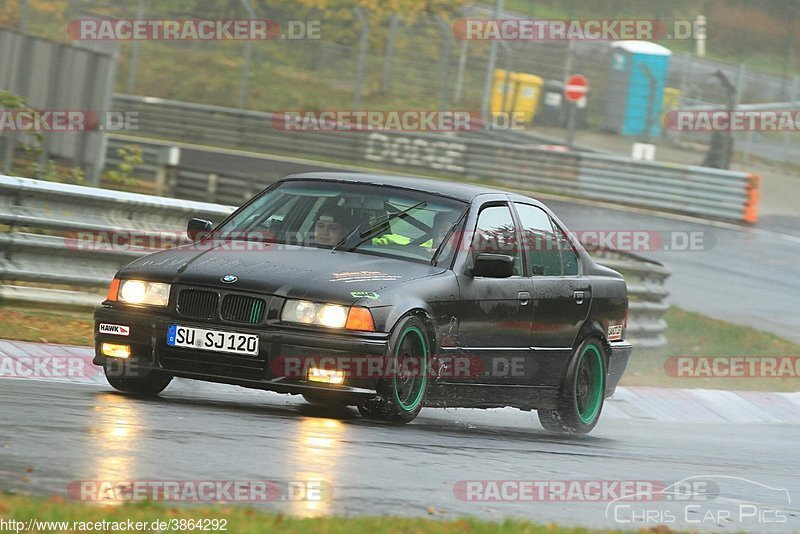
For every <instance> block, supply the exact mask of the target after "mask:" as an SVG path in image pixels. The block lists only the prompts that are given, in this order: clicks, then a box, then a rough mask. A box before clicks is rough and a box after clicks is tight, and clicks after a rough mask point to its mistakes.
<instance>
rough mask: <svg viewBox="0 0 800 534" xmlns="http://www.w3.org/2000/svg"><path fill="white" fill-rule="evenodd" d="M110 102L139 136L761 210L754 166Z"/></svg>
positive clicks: (646, 201) (655, 204)
mask: <svg viewBox="0 0 800 534" xmlns="http://www.w3.org/2000/svg"><path fill="white" fill-rule="evenodd" d="M114 107H115V109H116V110H118V111H125V112H137V113H138V114H139V131H138V132H137V135H143V136H148V137H155V138H160V139H165V140H172V141H176V142H186V143H197V144H201V145H202V144H205V145H211V146H215V147H229V148H237V149H242V150H248V151H254V152H260V153H265V154H289V155H296V156H300V157H316V158H324V159H326V160H329V161H338V162H348V163H353V164H364V163H369V164H371V165H377V166H380V167H383V168H387V169H394V170H398V171H405V172H411V173H427V174H431V173H434V174H441V175H449V176H456V177H463V178H464V179H467V180H479V181H492V182H498V183H504V184H510V185H514V186H515V187H519V188H523V189H526V188H527V189H531V190H548V191H555V192H561V193H567V194H572V195H580V196H585V197H588V198H594V199H600V200H604V201H610V202H617V203H621V204H630V205H635V206H643V207H651V208H656V209H662V210H669V211H675V212H680V213H688V214H692V215H698V216H702V217H712V218H717V219H726V220H733V221H741V222H748V223H752V222H755V221H756V219H757V204H758V186H759V180H758V177H757V176H754V175H752V174H748V173H742V172H733V171H725V170H719V169H711V168H706V167H698V166H686V165H670V164H664V163H655V162H645V161H637V160H632V159H629V158H624V157H620V156H614V155H608V154H598V153H590V152H560V151H553V150H546V149H543V148H541V147H540V145H537V142H536V138H535V137H534V136H529V135H526V134H523V133H521V132H508V135H507V136H506V138H503V139H502V140H497V137H498V135H491V136H490V135H484V136H481V135H476V132H450V133H427V132H389V131H380V132H378V131H372V132H354V131H347V132H335V131H334V132H330V131H327V132H318V131H317V132H309V131H306V132H289V131H285V130H281V129H276V128H274V127H273V122H272V119H273V114H272V113H266V112H256V111H247V110H240V109H232V108H223V107H218V106H207V105H202V104H193V103H187V102H177V101H172V100H164V99H160V98H148V97H138V96H130V95H116V96H115V97H114ZM493 134H497V132H493ZM187 170H191V171H195V172H201V171H203V169H199V168H193V169H187Z"/></svg>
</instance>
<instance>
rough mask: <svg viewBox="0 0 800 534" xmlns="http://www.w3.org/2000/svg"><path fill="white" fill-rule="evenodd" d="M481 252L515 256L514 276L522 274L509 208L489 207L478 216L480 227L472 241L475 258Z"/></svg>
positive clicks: (514, 229)
mask: <svg viewBox="0 0 800 534" xmlns="http://www.w3.org/2000/svg"><path fill="white" fill-rule="evenodd" d="M481 252H491V253H495V254H508V255H509V256H513V257H514V275H515V276H519V274H520V272H522V259H521V256H520V253H519V246H518V245H517V234H516V228H515V227H514V219H513V218H512V217H511V210H510V209H509V208H508V206H489V207H488V208H484V209H483V210H481V213H480V215H478V225H477V227H476V228H475V237H474V238H473V240H472V255H473V258H474V257H475V256H477V255H478V254H480V253H481Z"/></svg>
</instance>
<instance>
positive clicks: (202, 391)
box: [0, 379, 800, 532]
mask: <svg viewBox="0 0 800 534" xmlns="http://www.w3.org/2000/svg"><path fill="white" fill-rule="evenodd" d="M0 406H2V410H0V488H2V489H4V490H14V491H22V492H32V493H36V494H52V493H60V494H67V487H68V485H69V483H70V482H72V481H80V480H103V481H106V480H107V481H120V480H160V481H163V480H170V481H174V480H216V481H219V480H270V481H274V482H276V483H277V484H278V487H279V488H281V495H282V497H280V498H278V499H277V500H274V501H270V502H260V503H256V505H257V506H260V507H264V508H266V509H269V510H273V511H283V512H287V513H292V514H297V515H302V516H315V515H320V514H340V515H359V514H394V515H420V516H430V517H436V518H452V517H457V516H463V515H474V516H479V517H483V518H486V519H496V520H501V519H502V518H505V517H521V518H528V519H531V520H535V521H539V522H550V521H557V522H559V523H563V524H582V525H587V526H608V527H618V528H627V527H641V526H653V525H654V524H656V523H657V522H665V523H667V524H670V525H671V526H683V527H689V528H693V529H701V530H707V529H711V530H717V529H719V530H722V531H730V532H734V531H737V530H741V529H747V530H751V531H760V532H761V531H766V532H779V531H781V532H791V531H795V532H796V531H798V530H800V512H798V510H800V505H798V504H797V501H796V500H797V499H800V478H798V474H800V445H798V442H797V436H798V435H800V433H799V431H800V428H798V427H799V426H800V425H791V424H776V425H773V424H759V425H754V424H752V425H743V424H735V425H734V424H702V425H699V424H674V423H665V422H658V421H645V420H628V419H616V418H613V417H611V418H609V417H606V418H604V419H601V421H600V424H599V426H598V427H597V428H596V429H595V430H594V432H593V433H592V434H590V435H589V436H583V437H554V436H551V435H548V434H546V433H545V432H544V431H543V430H542V429H541V427H539V425H538V423H536V422H535V416H534V415H533V414H530V413H523V412H519V411H517V410H512V409H504V410H490V411H482V410H463V409H459V410H441V409H426V410H423V412H422V414H421V415H420V417H418V418H417V419H416V420H415V421H414V422H413V423H411V424H409V425H406V426H404V427H393V426H385V425H379V424H374V423H369V422H367V421H365V420H363V419H361V418H360V416H359V415H358V413H357V411H356V410H355V409H352V408H349V409H344V410H330V409H326V408H318V407H314V406H311V405H309V404H306V403H305V402H304V401H302V400H300V399H299V398H298V397H289V396H281V395H277V394H272V393H264V392H256V391H249V390H244V389H241V388H236V387H231V386H222V385H212V384H203V383H197V382H188V381H176V382H175V383H173V385H171V386H170V388H168V389H167V390H166V391H165V393H164V394H163V397H162V398H160V399H157V400H147V399H139V398H132V397H127V396H124V395H122V394H119V393H115V392H113V391H112V390H111V388H110V387H103V386H96V385H72V384H65V383H56V382H49V383H47V382H41V381H33V380H24V379H23V380H10V379H6V380H1V381H0ZM30 468H32V471H31V472H28V471H29V469H30ZM687 477H701V479H702V480H704V481H709V480H711V481H712V483H714V484H717V485H716V486H715V487H716V488H717V489H718V495H719V496H718V497H716V498H714V499H713V500H712V501H710V502H703V503H700V504H695V505H694V508H687V505H686V503H685V502H675V501H669V502H667V501H664V500H663V498H662V499H659V498H658V497H656V500H654V501H653V502H645V503H640V504H638V505H635V506H637V508H636V510H637V511H638V512H640V517H644V516H643V515H642V514H643V513H644V510H645V508H646V509H647V510H649V513H650V514H651V516H650V517H651V522H649V523H646V522H642V521H639V522H637V523H636V524H630V523H624V522H619V521H617V520H622V521H625V520H630V518H631V516H630V513H631V506H634V505H633V504H632V503H617V504H612V505H611V506H609V504H608V503H607V502H587V501H582V500H575V499H580V498H579V497H577V498H576V497H574V496H573V497H572V498H571V500H569V501H567V502H564V501H556V502H530V501H528V500H526V501H524V502H520V501H507V502H480V501H477V502H476V501H467V500H464V499H463V497H462V498H458V497H457V495H462V496H463V495H464V494H463V493H459V494H457V493H456V492H454V488H456V487H462V486H457V484H458V482H459V481H467V480H471V481H484V480H547V481H555V482H553V483H549V484H550V485H548V488H555V487H556V485H557V483H558V481H580V480H586V479H593V480H609V481H650V482H653V481H656V482H659V483H663V484H665V485H668V484H672V483H675V482H678V481H680V480H682V479H684V478H687ZM739 478H744V479H747V481H745V480H740V479H739ZM320 480H321V481H324V483H323V485H322V487H323V488H325V489H326V491H324V492H323V498H322V499H321V500H319V499H305V500H304V499H300V500H284V499H285V495H286V494H287V490H286V489H285V488H288V487H289V485H290V484H292V483H295V485H294V487H297V485H296V483H298V482H301V481H320ZM714 481H715V482H714ZM749 481H752V482H749ZM573 483H574V482H573ZM553 484H555V485H553ZM766 487H769V488H773V489H768V488H766ZM480 488H481V489H480V490H478V491H477V492H476V493H472V494H471V495H478V496H486V495H487V494H488V493H486V492H487V491H488V486H486V485H483V486H480ZM327 489H331V490H332V491H327ZM782 490H787V491H788V494H787V491H782ZM552 491H557V490H555V489H553V490H552ZM511 495H512V497H513V494H511ZM612 495H615V494H612ZM715 495H717V493H715ZM745 502H755V503H759V504H760V505H762V506H760V507H758V508H752V507H748V506H749V505H746V504H744V503H745ZM626 504H627V506H628V508H625V505H626ZM639 508H642V510H639ZM687 510H688V511H687ZM753 510H757V513H756V517H757V518H760V521H761V522H758V520H757V519H753V518H749V517H746V518H745V520H744V522H739V521H738V519H737V520H725V519H724V517H725V514H727V513H731V514H733V516H734V517H735V516H736V514H737V513H739V512H741V513H744V514H749V513H751V511H753ZM776 510H777V511H776ZM687 513H688V516H686V514H687ZM615 514H616V517H615ZM684 517H688V518H689V520H691V521H700V523H687V522H686V521H685V520H684ZM721 517H722V518H723V519H722V521H719V519H720V518H721ZM671 518H674V520H672V519H671ZM778 521H779V522H778Z"/></svg>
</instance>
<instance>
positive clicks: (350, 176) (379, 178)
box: [281, 172, 518, 202]
mask: <svg viewBox="0 0 800 534" xmlns="http://www.w3.org/2000/svg"><path fill="white" fill-rule="evenodd" d="M295 180H319V181H329V182H350V183H363V184H369V185H386V186H390V187H399V188H404V189H413V190H415V191H424V192H426V193H433V194H436V195H442V196H446V197H450V198H454V199H457V200H463V201H465V202H470V201H472V199H474V198H475V197H477V196H478V195H485V194H498V193H499V194H503V195H513V196H518V195H517V194H515V193H510V192H508V191H503V190H502V189H495V188H493V187H488V186H485V185H480V184H465V183H459V182H453V181H449V180H435V179H428V178H416V177H411V176H402V175H392V174H378V173H374V174H373V173H361V172H305V173H301V174H292V175H290V176H287V177H285V178H283V179H282V180H281V181H295Z"/></svg>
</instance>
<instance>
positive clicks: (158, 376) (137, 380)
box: [103, 368, 172, 397]
mask: <svg viewBox="0 0 800 534" xmlns="http://www.w3.org/2000/svg"><path fill="white" fill-rule="evenodd" d="M103 370H104V371H105V374H106V380H108V383H109V384H111V387H112V388H114V389H116V390H117V391H122V392H123V393H133V394H135V395H144V396H148V397H154V396H156V395H158V394H159V393H161V392H162V391H164V389H165V388H166V387H167V386H168V385H169V383H170V382H172V375H169V374H166V373H164V372H163V371H158V370H153V369H151V370H148V371H142V370H140V371H139V373H141V374H140V375H139V376H131V373H128V374H127V376H126V375H125V374H124V373H120V372H119V371H111V372H110V371H109V369H108V368H103Z"/></svg>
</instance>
